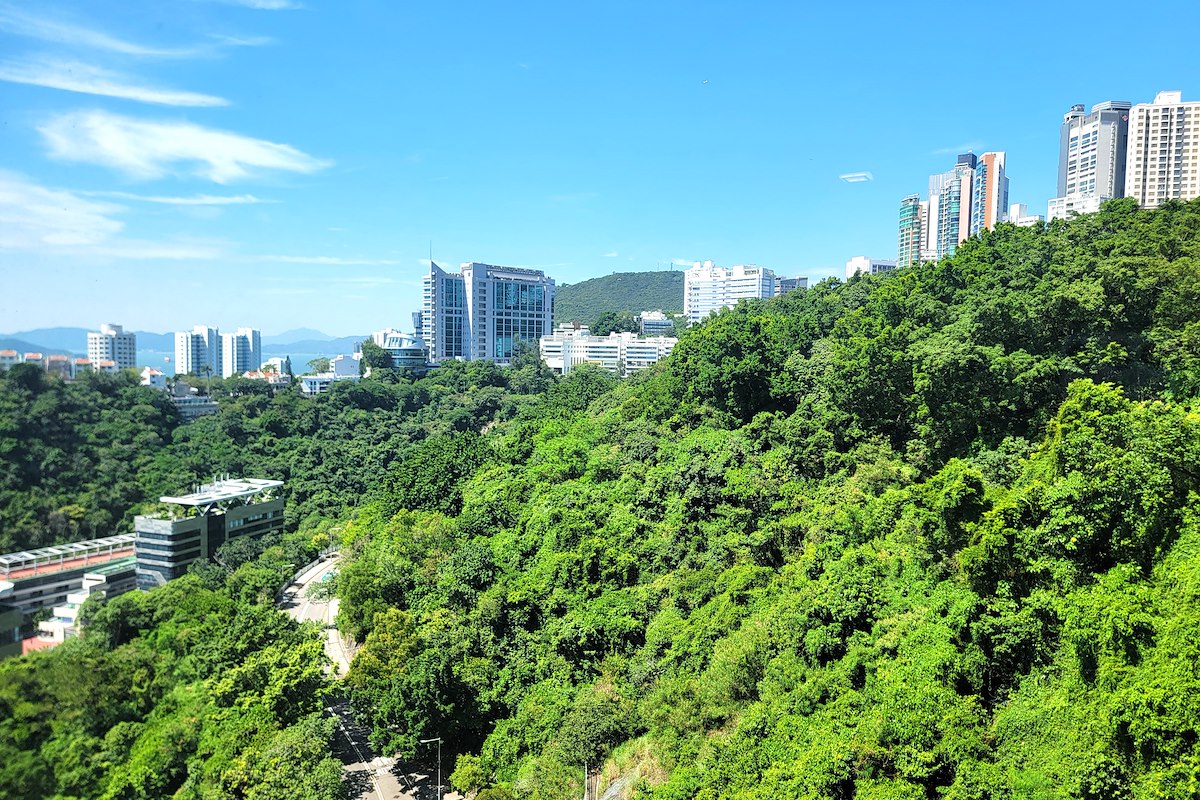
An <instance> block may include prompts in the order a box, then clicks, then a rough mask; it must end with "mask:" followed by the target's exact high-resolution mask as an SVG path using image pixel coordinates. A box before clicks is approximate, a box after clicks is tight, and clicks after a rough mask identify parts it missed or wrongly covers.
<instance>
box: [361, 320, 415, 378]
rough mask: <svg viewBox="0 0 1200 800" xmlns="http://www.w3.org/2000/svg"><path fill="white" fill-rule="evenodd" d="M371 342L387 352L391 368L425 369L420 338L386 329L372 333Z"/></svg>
mask: <svg viewBox="0 0 1200 800" xmlns="http://www.w3.org/2000/svg"><path fill="white" fill-rule="evenodd" d="M371 341H373V342H374V343H375V344H376V345H378V346H379V347H382V348H383V349H384V350H387V351H388V355H390V356H391V357H392V366H393V367H396V368H397V369H413V370H420V369H424V368H425V342H423V341H421V339H420V338H418V337H416V336H412V335H410V334H407V333H401V332H400V331H398V330H394V329H392V328H386V329H384V330H382V331H375V332H374V333H372V334H371Z"/></svg>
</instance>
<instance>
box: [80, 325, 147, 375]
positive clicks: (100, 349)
mask: <svg viewBox="0 0 1200 800" xmlns="http://www.w3.org/2000/svg"><path fill="white" fill-rule="evenodd" d="M87 349H88V361H90V362H92V364H94V365H95V364H100V363H101V362H103V361H111V362H113V364H115V365H116V368H117V369H133V368H135V367H137V336H136V335H135V334H133V333H125V330H124V329H123V328H122V327H121V326H120V325H113V324H111V323H107V322H106V323H104V324H103V325H101V326H100V330H99V331H88V335H87Z"/></svg>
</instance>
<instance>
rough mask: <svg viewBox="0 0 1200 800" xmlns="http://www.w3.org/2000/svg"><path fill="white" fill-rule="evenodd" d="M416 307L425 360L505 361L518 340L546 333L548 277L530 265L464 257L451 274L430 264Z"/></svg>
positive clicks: (550, 307)
mask: <svg viewBox="0 0 1200 800" xmlns="http://www.w3.org/2000/svg"><path fill="white" fill-rule="evenodd" d="M424 283H425V286H424V297H423V300H422V309H421V317H420V321H421V326H422V329H421V331H420V335H421V338H422V339H423V340H424V342H425V345H426V346H427V347H428V348H429V360H430V361H434V362H436V361H440V360H442V359H448V358H456V359H462V360H464V361H478V360H485V361H495V362H497V363H506V362H507V361H508V360H509V359H510V358H511V357H512V354H513V348H514V347H515V345H516V343H517V342H519V341H526V342H536V341H537V340H538V339H540V338H541V337H542V336H546V335H548V334H549V333H550V331H551V327H552V323H551V320H552V319H553V318H554V279H552V278H548V277H546V275H545V273H543V272H542V271H541V270H536V269H523V268H520V267H498V266H494V265H491V264H479V263H476V262H470V263H466V264H462V265H461V266H460V268H459V274H458V275H452V274H450V273H448V272H446V271H445V270H443V269H442V268H441V267H439V266H438V265H437V264H434V263H432V262H431V263H430V265H429V273H428V274H427V275H426V276H425V281H424Z"/></svg>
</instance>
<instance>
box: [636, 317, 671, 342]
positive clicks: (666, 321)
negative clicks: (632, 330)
mask: <svg viewBox="0 0 1200 800" xmlns="http://www.w3.org/2000/svg"><path fill="white" fill-rule="evenodd" d="M638 328H639V329H640V330H641V332H642V335H643V336H666V335H667V334H669V333H674V332H675V320H673V319H671V318H670V317H668V316H667V315H666V314H664V313H663V312H662V311H643V312H642V313H641V314H640V315H638Z"/></svg>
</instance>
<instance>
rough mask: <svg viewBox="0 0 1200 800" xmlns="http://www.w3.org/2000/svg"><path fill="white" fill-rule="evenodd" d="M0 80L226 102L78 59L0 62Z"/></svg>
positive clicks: (177, 101)
mask: <svg viewBox="0 0 1200 800" xmlns="http://www.w3.org/2000/svg"><path fill="white" fill-rule="evenodd" d="M0 80H3V81H9V82H10V83H25V84H29V85H32V86H45V87H47V88H50V89H62V90H63V91H67V92H79V93H81V94H95V95H101V96H103V97H120V98H122V99H125V100H137V101H139V102H142V103H155V104H158V105H164V106H227V105H229V101H228V100H226V99H224V98H222V97H214V96H213V95H210V94H199V93H197V92H184V91H177V90H175V89H158V88H155V87H152V86H139V85H137V84H136V83H135V82H134V81H132V80H131V79H130V78H128V77H126V76H124V75H121V74H119V73H116V72H111V71H109V70H105V69H101V68H99V67H93V66H91V65H89V64H83V63H80V62H78V61H49V60H43V61H26V62H19V61H0Z"/></svg>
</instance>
